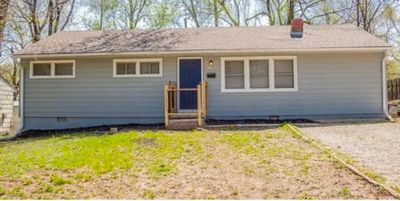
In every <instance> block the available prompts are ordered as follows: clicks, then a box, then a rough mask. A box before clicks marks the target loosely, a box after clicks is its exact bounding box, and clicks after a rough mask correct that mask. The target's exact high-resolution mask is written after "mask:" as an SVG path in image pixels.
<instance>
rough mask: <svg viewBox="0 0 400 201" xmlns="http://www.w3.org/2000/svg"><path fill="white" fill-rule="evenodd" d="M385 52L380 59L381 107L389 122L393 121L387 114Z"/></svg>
mask: <svg viewBox="0 0 400 201" xmlns="http://www.w3.org/2000/svg"><path fill="white" fill-rule="evenodd" d="M386 60H387V56H386V52H385V53H384V55H383V59H382V106H383V113H384V114H385V116H386V118H387V119H388V120H389V121H395V120H394V119H393V117H392V116H390V114H389V112H388V100H387V99H388V95H387V81H386Z"/></svg>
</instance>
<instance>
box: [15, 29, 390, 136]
mask: <svg viewBox="0 0 400 201" xmlns="http://www.w3.org/2000/svg"><path fill="white" fill-rule="evenodd" d="M290 32H291V27H290V26H270V27H232V28H190V29H158V30H113V31H75V32H73V31H71V32H59V33H57V34H54V35H52V36H50V37H48V38H46V39H43V40H41V41H39V42H37V43H35V44H32V45H30V46H29V47H27V48H25V49H24V50H22V51H20V52H18V53H16V54H15V55H14V56H15V57H16V58H19V59H21V64H22V66H23V79H22V80H23V84H22V96H21V100H22V102H21V105H22V108H23V113H22V114H23V116H22V117H23V119H22V121H23V127H24V130H29V129H62V128H75V127H88V126H97V125H113V124H130V123H137V124H150V123H163V122H164V121H168V120H169V119H168V118H165V117H166V116H165V114H166V112H168V114H169V113H174V114H172V115H171V116H169V115H168V116H167V117H170V118H171V117H172V116H173V115H176V116H179V115H178V114H180V113H188V116H190V115H196V111H198V108H199V107H198V105H197V101H200V102H201V108H200V109H202V110H203V112H204V111H205V110H206V109H207V112H204V113H203V114H202V117H203V118H206V119H268V118H280V119H298V118H302V119H314V120H318V119H337V118H384V117H385V115H386V104H385V102H386V101H385V100H386V89H385V81H384V79H385V68H384V65H383V64H384V58H385V52H386V51H387V50H389V49H390V46H389V45H388V44H387V43H385V42H384V41H382V40H380V39H378V38H376V37H374V36H373V35H371V34H369V33H367V32H365V31H363V30H361V29H359V28H357V27H355V26H352V25H332V26H326V25H307V26H305V27H304V35H303V37H302V38H294V37H291V35H290ZM300 35H301V34H300ZM296 36H299V35H296ZM170 81H171V83H175V84H169V86H167V87H166V88H165V85H167V84H168V83H169V82H170ZM201 81H204V82H203V83H207V85H208V86H207V90H206V92H207V93H206V92H205V91H204V89H205V88H206V87H204V85H202V86H200V88H201V92H200V93H198V94H201V96H202V97H201V99H199V98H196V97H197V95H196V94H197V89H196V87H197V85H198V84H199V83H200V82H201ZM165 90H167V91H169V92H168V93H165ZM175 91H178V94H176V93H174V92H175ZM171 92H172V93H173V94H171ZM203 94H206V95H204V96H203ZM166 98H168V100H169V102H168V103H166V102H165V99H166ZM199 105H200V104H199ZM175 113H176V114H175ZM183 116H184V115H183Z"/></svg>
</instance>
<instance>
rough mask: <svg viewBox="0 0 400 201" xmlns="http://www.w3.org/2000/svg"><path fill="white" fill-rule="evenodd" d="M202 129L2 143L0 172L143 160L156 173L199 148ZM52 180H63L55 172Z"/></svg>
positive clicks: (109, 167)
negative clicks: (171, 132)
mask: <svg viewBox="0 0 400 201" xmlns="http://www.w3.org/2000/svg"><path fill="white" fill-rule="evenodd" d="M202 135H203V134H202V133H200V132H186V133H178V134H174V135H169V134H167V133H164V132H154V131H145V132H136V131H132V132H126V133H118V134H115V135H108V134H105V135H96V134H85V133H77V134H69V135H65V136H53V137H42V138H34V139H27V140H19V141H16V142H12V143H3V144H0V158H2V160H0V176H4V175H5V176H12V175H14V176H15V175H22V174H25V173H26V172H30V171H35V170H37V171H44V170H73V169H79V168H81V169H85V170H87V171H86V172H84V173H78V174H77V175H76V178H77V179H81V180H90V179H91V177H92V176H91V175H92V174H93V173H94V174H102V173H107V172H110V171H113V170H118V169H132V168H134V167H136V166H137V165H144V166H145V167H144V168H145V169H146V170H147V171H148V172H149V173H151V174H153V175H156V176H157V175H165V174H168V173H171V172H173V171H174V169H175V163H174V161H175V160H176V159H179V158H180V157H181V156H182V155H183V154H190V153H191V152H201V150H202V149H201V146H200V145H199V143H198V141H199V140H198V138H200V137H201V136H202ZM53 180H54V181H52V183H58V184H60V183H65V181H62V180H61V179H60V178H57V177H55V178H53Z"/></svg>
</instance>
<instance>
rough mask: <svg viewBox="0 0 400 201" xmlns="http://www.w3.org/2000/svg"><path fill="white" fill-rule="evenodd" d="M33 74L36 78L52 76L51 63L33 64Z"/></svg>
mask: <svg viewBox="0 0 400 201" xmlns="http://www.w3.org/2000/svg"><path fill="white" fill-rule="evenodd" d="M32 74H33V75H34V76H51V64H50V63H42V64H39V63H38V64H33V73H32Z"/></svg>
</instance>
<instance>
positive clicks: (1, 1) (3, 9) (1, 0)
mask: <svg viewBox="0 0 400 201" xmlns="http://www.w3.org/2000/svg"><path fill="white" fill-rule="evenodd" d="M9 4H10V1H9V0H0V56H1V44H2V42H3V37H4V27H5V25H6V18H7V11H8V5H9Z"/></svg>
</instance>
